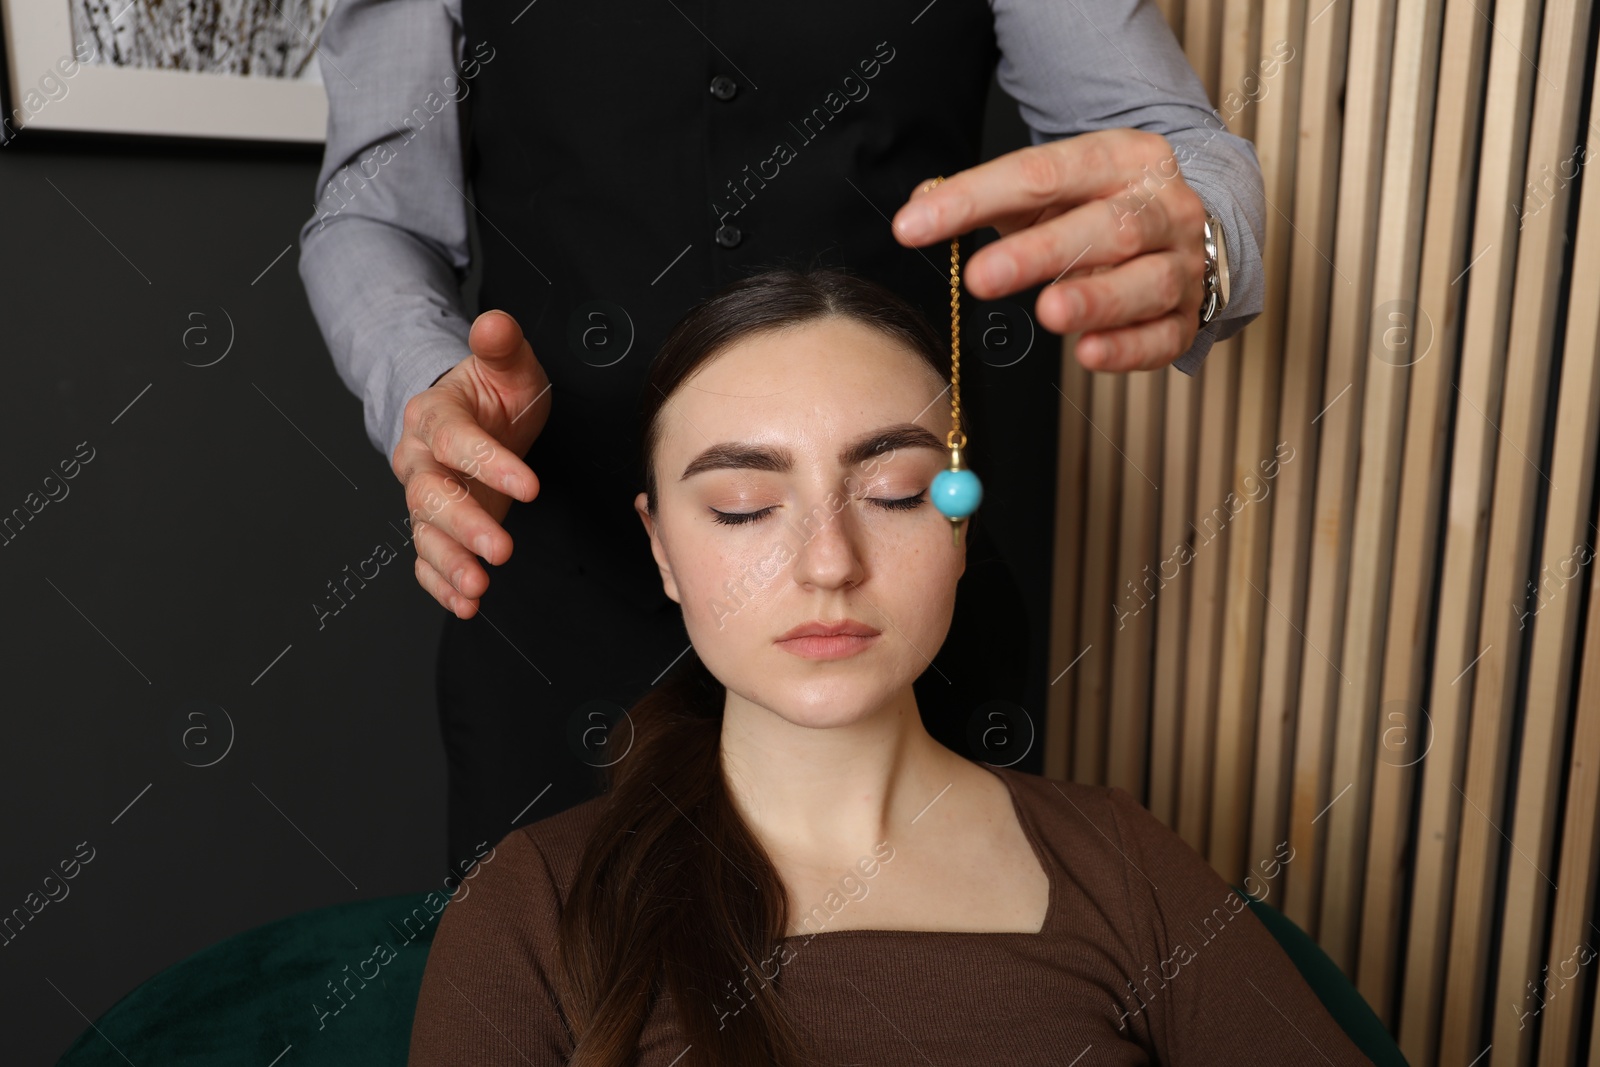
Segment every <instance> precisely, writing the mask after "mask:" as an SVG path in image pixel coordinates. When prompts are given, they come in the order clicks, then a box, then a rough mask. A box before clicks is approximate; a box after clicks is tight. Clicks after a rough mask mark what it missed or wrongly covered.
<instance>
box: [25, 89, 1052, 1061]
mask: <svg viewBox="0 0 1600 1067" xmlns="http://www.w3.org/2000/svg"><path fill="white" fill-rule="evenodd" d="M996 93H998V90H996ZM991 105H992V106H991V109H990V113H991V117H992V121H991V124H990V125H991V134H990V150H989V153H988V154H989V155H994V154H998V152H1000V151H1002V150H1009V149H1010V148H1012V147H1016V146H1019V145H1022V144H1025V143H1026V134H1025V131H1024V130H1023V128H1022V127H1021V125H1020V121H1019V119H1018V118H1017V115H1016V109H1015V105H1014V104H1012V103H1010V102H1009V101H1007V100H1005V99H1003V97H1000V96H999V95H995V96H993V98H992V99H991ZM319 158H320V148H315V149H306V148H293V147H282V146H239V145H234V144H208V143H196V142H185V141H167V140H159V141H158V140H147V139H123V138H115V139H114V138H100V137H71V138H68V137H61V136H57V135H51V134H49V133H46V132H43V131H38V132H31V131H26V130H24V131H22V132H21V134H20V135H19V136H18V137H16V138H15V139H14V140H12V141H11V142H10V143H9V144H7V145H5V146H4V147H3V148H0V204H3V205H4V208H5V231H4V232H5V236H4V238H3V243H0V292H3V293H4V301H5V304H4V306H5V310H6V319H7V323H6V329H5V331H4V333H3V334H0V338H3V340H0V345H3V346H4V353H5V359H4V382H5V397H4V403H3V406H0V410H3V412H4V414H5V421H4V423H3V425H0V444H3V448H4V456H5V459H4V464H3V467H0V516H4V515H9V514H10V513H11V512H12V509H14V508H19V507H20V508H24V509H26V508H27V507H28V506H29V505H30V504H31V505H32V506H34V507H38V506H39V501H40V500H41V499H48V498H49V496H50V495H52V494H53V495H54V496H56V497H58V498H59V499H55V500H51V501H50V502H49V503H46V504H45V505H44V506H43V507H42V508H40V510H39V512H38V514H37V515H33V516H32V518H31V519H29V520H28V521H27V522H26V524H25V525H22V526H20V529H19V528H18V527H15V526H14V527H13V528H12V529H11V531H10V532H9V533H8V534H6V535H3V536H0V596H3V597H4V605H5V613H4V620H5V621H4V640H3V641H0V664H3V670H4V679H5V684H4V688H3V690H0V692H3V695H0V702H3V705H0V706H3V709H4V710H3V724H4V735H3V736H4V740H3V741H0V753H3V771H4V773H3V774H0V812H3V813H4V818H3V824H0V827H3V828H0V849H3V855H4V862H3V863H0V916H5V915H9V914H10V913H11V912H12V910H13V909H15V908H23V909H24V911H26V910H27V909H26V907H25V902H26V901H28V900H29V895H30V894H38V897H35V898H33V899H34V900H35V902H37V900H38V899H39V898H40V897H44V896H45V894H46V892H47V890H48V891H49V892H53V893H55V894H56V895H57V896H59V897H60V899H58V900H54V901H52V902H50V903H48V904H46V905H45V906H44V907H43V908H42V910H40V911H39V913H38V914H37V915H34V916H33V917H32V919H31V921H29V922H28V923H27V924H26V925H25V926H23V927H21V929H20V932H14V934H13V935H12V936H11V939H10V940H4V938H3V937H0V992H3V995H0V1013H3V1015H0V1046H3V1048H4V1050H5V1051H4V1054H3V1056H0V1059H4V1061H5V1062H7V1063H17V1064H26V1063H49V1062H53V1061H54V1059H55V1057H56V1056H58V1055H59V1054H60V1053H61V1052H62V1051H63V1050H64V1049H65V1048H66V1047H67V1045H68V1044H70V1043H71V1042H72V1040H73V1039H74V1038H75V1037H76V1036H77V1035H78V1034H79V1032H81V1031H82V1030H84V1029H85V1028H86V1026H87V1021H88V1019H93V1018H96V1017H98V1016H99V1015H100V1013H101V1012H103V1011H105V1009H107V1008H108V1007H110V1006H111V1004H112V1003H114V1002H115V1001H116V1000H117V999H118V998H120V997H121V996H122V995H123V994H125V993H127V992H128V991H129V990H130V989H132V988H133V987H134V986H136V985H137V984H138V983H139V982H140V981H142V980H143V979H145V978H147V977H149V976H150V975H152V974H154V973H155V972H157V971H159V970H161V969H162V968H164V967H167V966H168V965H170V964H173V963H175V962H177V961H179V960H182V959H183V958H185V957H187V956H189V955H191V954H192V953H194V952H197V951H199V950H200V949H202V948H205V947H206V946H208V945H211V944H213V943H215V942H217V941H219V940H221V939H223V938H226V937H228V936H230V935H232V934H235V933H238V932H240V931H242V930H245V929H248V928H250V927H253V926H256V925H259V924H261V923H264V922H268V921H270V920H273V919H276V918H280V917H282V916H285V915H290V914H293V913H295V912H299V911H303V910H306V909H310V908H316V907H320V906H323V905H328V904H334V903H339V902H343V901H350V900H356V899H363V898H371V897H378V896H385V895H390V894H395V893H406V892H414V891H422V890H427V889H432V888H437V887H438V885H439V882H440V878H441V875H442V872H443V870H444V861H445V857H444V855H443V852H444V767H443V756H442V752H441V748H440V744H439V739H438V732H437V726H436V722H435V718H434V699H433V678H434V657H435V652H436V644H437V639H438V633H439V628H440V625H441V622H442V620H443V609H441V608H439V607H438V606H437V605H436V604H435V603H434V601H433V600H432V598H431V597H429V596H428V595H427V594H426V593H424V592H423V591H422V589H421V588H420V587H419V586H418V585H417V584H416V581H415V579H414V578H413V576H412V571H411V566H412V560H413V558H414V553H413V552H412V550H411V549H410V547H409V545H408V544H406V542H405V532H404V531H405V527H404V525H403V520H404V518H405V505H404V502H403V499H402V496H401V492H400V487H399V484H398V483H397V482H396V481H395V478H394V476H393V474H392V473H391V472H390V471H389V468H388V463H387V460H386V458H385V457H381V456H380V455H378V453H377V452H376V451H375V450H374V449H373V448H372V446H371V445H370V444H369V443H368V441H367V439H366V436H365V434H364V432H363V429H362V418H361V407H360V404H359V402H358V401H357V400H356V398H355V397H353V396H352V395H351V394H350V393H349V392H348V391H347V390H346V388H345V387H344V385H343V383H342V382H341V381H340V380H339V379H338V377H337V375H336V374H335V372H334V370H333V366H332V364H331V362H330V360H329V359H328V355H327V352H326V349H325V348H324V346H323V343H322V339H321V336H320V335H319V333H318V331H317V328H316V324H315V322H314V321H313V319H312V317H311V313H310V310H309V308H308V306H307V303H306V299H305V295H304V292H303V290H302V288H301V285H300V281H299V278H298V275H297V273H296V260H297V257H298V250H297V247H296V245H297V241H296V235H297V231H298V229H299V227H300V225H301V223H302V222H303V221H304V220H305V219H306V218H307V217H309V215H310V214H311V201H312V192H313V189H314V187H315V184H316V176H317V163H318V160H319ZM963 251H964V253H965V251H966V250H965V249H964V250H963ZM474 289H475V285H469V290H468V296H469V301H470V300H471V299H472V295H473V290H474ZM470 306H472V305H471V303H469V307H470ZM1027 307H1028V308H1029V310H1030V311H1031V307H1032V301H1031V299H1030V300H1029V301H1028V302H1027ZM230 346H231V347H230ZM225 351H226V355H225V356H224V355H223V353H224V352H225ZM1053 351H1054V350H1053V348H1052V347H1051V346H1050V343H1049V341H1048V340H1047V339H1044V338H1041V339H1040V340H1039V341H1038V342H1037V343H1036V350H1035V352H1034V353H1033V355H1032V357H1030V358H1032V359H1035V360H1037V359H1039V358H1045V359H1053V358H1054V355H1053ZM1041 352H1042V353H1043V355H1042V356H1041ZM195 364H212V365H210V366H195ZM1048 376H1049V377H1051V378H1053V377H1054V374H1053V372H1050V373H1049V374H1048ZM1045 400H1046V401H1048V403H1049V404H1051V405H1053V403H1054V400H1053V396H1052V397H1046V398H1045ZM999 423H1000V420H999V419H991V420H990V421H989V425H993V426H998V425H999ZM1034 425H1035V427H1037V426H1038V425H1039V423H1037V422H1034ZM1046 425H1053V423H1046ZM1040 446H1041V447H1048V448H1049V449H1050V450H1051V451H1052V453H1053V448H1054V444H1053V440H1051V441H1043V442H1040ZM74 461H76V465H75V466H74ZM63 463H65V464H66V465H65V467H63ZM65 474H70V475H71V477H70V478H68V477H65V476H64V475H65ZM1052 486H1053V480H1050V481H1046V482H1045V484H1044V486H1043V491H1044V493H1045V494H1046V497H1048V494H1049V492H1050V491H1051V487H1052ZM1046 514H1048V512H1046ZM993 521H994V522H995V524H996V527H997V528H998V527H999V526H1000V525H1001V522H1000V519H998V518H996V519H995V520H993ZM1041 536H1044V534H1043V533H1042V532H1041ZM7 538H9V539H7ZM379 542H386V543H387V544H388V545H389V546H390V547H391V548H393V549H394V550H395V551H396V552H397V553H398V556H397V558H395V559H394V560H393V561H392V562H390V563H388V564H387V565H386V566H384V567H383V568H382V570H381V572H380V573H379V575H378V577H377V578H376V579H373V580H372V581H370V582H368V583H367V586H366V588H364V589H362V590H361V591H360V592H359V594H358V595H357V596H356V597H355V598H354V599H352V600H351V601H350V603H349V605H348V606H347V607H346V608H345V609H344V610H343V611H341V612H340V613H339V614H338V615H336V616H333V617H330V618H328V619H327V620H326V625H325V626H324V627H323V628H322V629H320V630H319V628H318V622H317V617H316V615H315V613H314V611H313V609H312V606H311V605H312V603H313V602H314V601H316V600H317V599H319V598H321V597H324V596H325V595H326V583H328V582H330V581H333V580H335V579H336V578H339V577H340V575H341V571H342V569H343V568H344V567H345V566H346V565H349V566H350V567H351V568H352V569H354V568H355V566H356V564H357V563H359V562H360V561H361V560H363V559H365V558H366V557H368V556H370V555H371V554H372V553H373V550H374V547H375V546H376V545H377V544H378V543H379ZM1034 577H1035V578H1037V579H1038V581H1037V583H1035V582H1034V581H1033V580H1032V579H1030V580H1029V582H1028V585H1029V586H1030V590H1029V595H1030V597H1031V598H1032V599H1031V601H1030V610H1031V612H1032V613H1033V614H1034V616H1035V626H1036V627H1039V628H1041V629H1040V633H1041V635H1042V626H1043V624H1044V620H1045V618H1046V616H1045V611H1046V605H1045V592H1044V591H1045V590H1046V589H1047V588H1048V581H1047V580H1045V576H1034ZM1035 584H1036V588H1035V587H1034V586H1035ZM1042 640H1043V639H1042V636H1041V637H1040V639H1039V642H1038V643H1039V645H1040V648H1041V649H1042ZM1040 710H1042V709H1040ZM1038 721H1040V722H1042V721H1043V717H1042V715H1040V716H1039V718H1038ZM200 764H210V765H209V766H200ZM90 856H92V858H90V859H89V860H88V862H83V861H82V860H83V857H90ZM75 857H76V858H77V859H78V865H77V866H76V867H75V868H74V867H73V866H72V865H71V861H72V860H74V858H75ZM460 858H461V859H465V858H466V857H460ZM63 861H66V862H67V867H66V869H67V870H71V871H74V876H73V877H72V878H70V879H64V878H62V877H61V870H62V868H61V867H60V864H62V863H63ZM52 875H54V876H55V878H54V879H52V880H51V881H48V882H47V881H46V879H47V878H50V877H51V876H52ZM63 891H64V892H65V895H61V894H62V893H63ZM141 1067H142V1065H141Z"/></svg>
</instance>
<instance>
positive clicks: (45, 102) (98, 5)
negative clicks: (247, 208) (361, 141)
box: [0, 0, 335, 143]
mask: <svg viewBox="0 0 1600 1067" xmlns="http://www.w3.org/2000/svg"><path fill="white" fill-rule="evenodd" d="M334 2H335V0H0V26H3V29H4V33H5V67H6V76H5V79H4V89H5V96H4V101H3V103H4V115H0V143H3V142H4V141H6V140H9V139H10V138H12V137H15V136H16V135H17V134H18V133H20V132H21V131H22V130H24V129H28V128H35V129H46V130H71V131H78V132H89V133H93V132H99V133H120V134H151V135H163V136H179V137H184V136H188V137H209V138H234V139H241V140H260V141H296V142H320V141H322V140H323V138H324V137H325V136H326V133H327V119H328V102H327V97H326V95H325V94H324V92H323V86H322V70H321V66H320V64H319V62H318V59H317V42H318V41H319V40H320V39H321V36H322V28H323V26H324V24H325V23H326V22H327V19H328V15H329V14H330V13H331V12H332V10H333V5H334Z"/></svg>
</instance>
